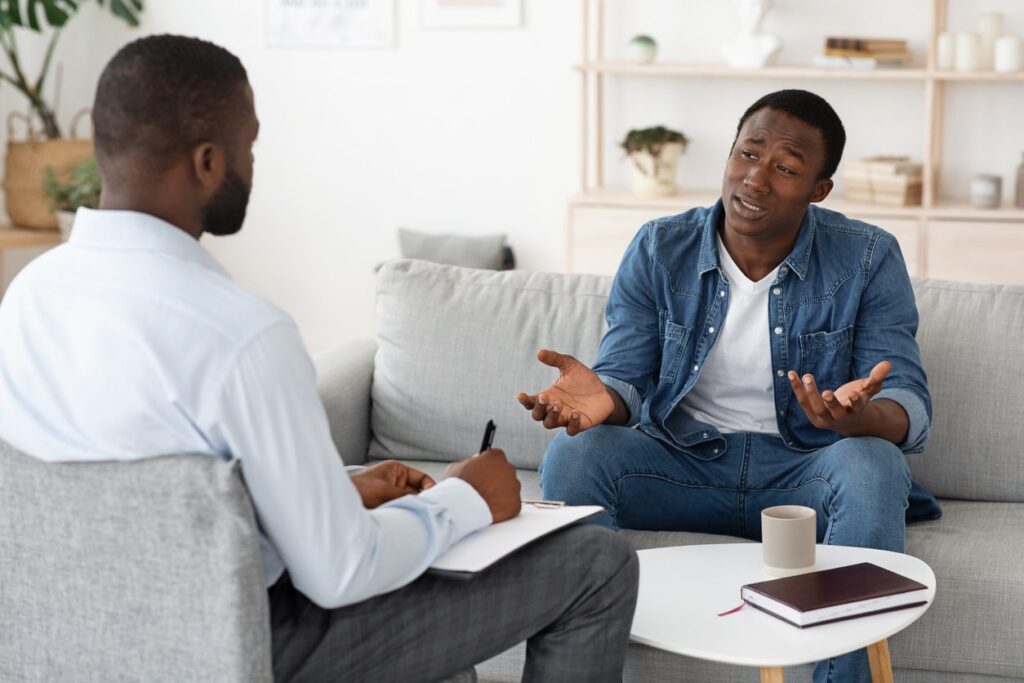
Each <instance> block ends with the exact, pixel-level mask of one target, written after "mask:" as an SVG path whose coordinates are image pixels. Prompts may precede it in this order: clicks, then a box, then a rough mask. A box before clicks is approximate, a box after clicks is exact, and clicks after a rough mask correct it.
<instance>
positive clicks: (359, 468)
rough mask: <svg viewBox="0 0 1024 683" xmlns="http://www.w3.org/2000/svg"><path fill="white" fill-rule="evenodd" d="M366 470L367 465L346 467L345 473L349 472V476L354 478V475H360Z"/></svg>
mask: <svg viewBox="0 0 1024 683" xmlns="http://www.w3.org/2000/svg"><path fill="white" fill-rule="evenodd" d="M366 468H367V466H366V465H345V471H346V472H348V474H349V476H352V475H353V474H359V473H360V472H362V471H363V470H365V469H366Z"/></svg>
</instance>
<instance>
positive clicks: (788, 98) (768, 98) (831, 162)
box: [734, 90, 846, 179]
mask: <svg viewBox="0 0 1024 683" xmlns="http://www.w3.org/2000/svg"><path fill="white" fill-rule="evenodd" d="M765 108H768V109H775V110H776V111H781V112H785V113H787V114H789V115H790V116H793V117H795V118H798V119H800V120H801V121H803V122H804V123H806V124H808V125H809V126H811V127H813V128H816V129H818V131H820V132H821V136H822V138H824V140H825V166H824V168H823V169H822V172H821V174H820V178H821V179H826V178H831V177H832V176H833V175H834V174H835V172H836V169H837V168H838V167H839V162H840V160H841V159H842V158H843V148H844V147H845V146H846V129H845V128H843V122H842V121H841V120H840V118H839V115H838V114H837V113H836V111H835V109H833V108H832V105H830V104H829V103H828V102H826V101H825V99H824V98H823V97H821V96H820V95H816V94H814V93H812V92H808V91H807V90H778V91H776V92H773V93H768V94H767V95H765V96H764V97H762V98H761V99H759V100H758V101H757V102H754V103H753V104H752V105H750V106H749V107H748V108H747V110H746V111H745V112H743V116H741V117H740V122H739V125H737V126H736V139H739V134H740V129H741V128H743V124H744V123H746V121H747V119H749V118H750V117H751V116H752V115H753V114H755V113H757V112H758V111H760V110H762V109H765ZM734 143H735V140H734Z"/></svg>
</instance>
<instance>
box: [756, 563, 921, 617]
mask: <svg viewBox="0 0 1024 683" xmlns="http://www.w3.org/2000/svg"><path fill="white" fill-rule="evenodd" d="M740 597H741V598H743V601H744V602H746V603H747V604H749V605H751V606H753V607H756V608H758V609H760V610H763V611H765V612H767V613H769V614H771V615H772V616H774V617H778V618H779V619H782V620H783V621H788V622H789V623H791V624H793V625H794V626H799V627H801V628H803V627H805V626H816V625H818V624H827V623H831V622H833V621H842V620H844V619H853V618H855V617H863V616H867V615H869V614H879V613H880V612H891V611H893V610H897V609H905V608H907V607H916V606H918V605H923V604H925V602H927V597H928V587H927V586H925V585H923V584H921V583H918V582H917V581H914V580H913V579H908V578H907V577H905V576H902V575H900V574H897V573H896V572H891V571H889V570H888V569H883V568H882V567H879V566H878V565H876V564H871V563H870V562H862V563H860V564H851V565H848V566H846V567H837V568H835V569H825V570H822V571H818V572H808V573H806V574H799V575H797V576H788V577H786V578H784V579H773V580H771V581H761V582H759V583H751V584H748V585H746V586H743V588H741V589H740Z"/></svg>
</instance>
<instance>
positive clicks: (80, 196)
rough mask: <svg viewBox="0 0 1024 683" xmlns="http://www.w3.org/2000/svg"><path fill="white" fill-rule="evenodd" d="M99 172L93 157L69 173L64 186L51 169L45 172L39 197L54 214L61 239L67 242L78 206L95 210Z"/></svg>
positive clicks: (98, 196) (98, 188)
mask: <svg viewBox="0 0 1024 683" xmlns="http://www.w3.org/2000/svg"><path fill="white" fill-rule="evenodd" d="M100 189H101V188H100V169H99V167H98V166H97V165H96V157H88V158H87V159H83V160H82V161H80V162H79V163H78V164H77V165H76V166H75V167H74V168H73V169H71V177H70V180H69V181H68V182H62V181H61V179H60V178H58V177H57V172H56V171H54V169H53V166H48V167H47V168H46V175H45V176H44V178H43V193H44V194H45V195H46V198H47V199H48V200H49V202H50V211H52V212H55V213H56V214H57V225H58V227H60V233H61V236H62V237H63V238H64V239H67V238H68V235H69V234H70V233H71V224H72V223H73V222H74V220H75V211H78V209H79V208H80V207H82V206H84V207H86V208H89V209H95V208H98V207H99V205H100Z"/></svg>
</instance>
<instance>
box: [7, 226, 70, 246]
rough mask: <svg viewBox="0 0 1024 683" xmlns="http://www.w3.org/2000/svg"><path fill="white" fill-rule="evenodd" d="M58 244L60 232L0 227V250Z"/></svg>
mask: <svg viewBox="0 0 1024 683" xmlns="http://www.w3.org/2000/svg"><path fill="white" fill-rule="evenodd" d="M60 242H61V237H60V232H59V231H57V230H32V229H27V228H12V227H9V226H0V249H20V248H26V247H49V246H52V245H55V244H60Z"/></svg>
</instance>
